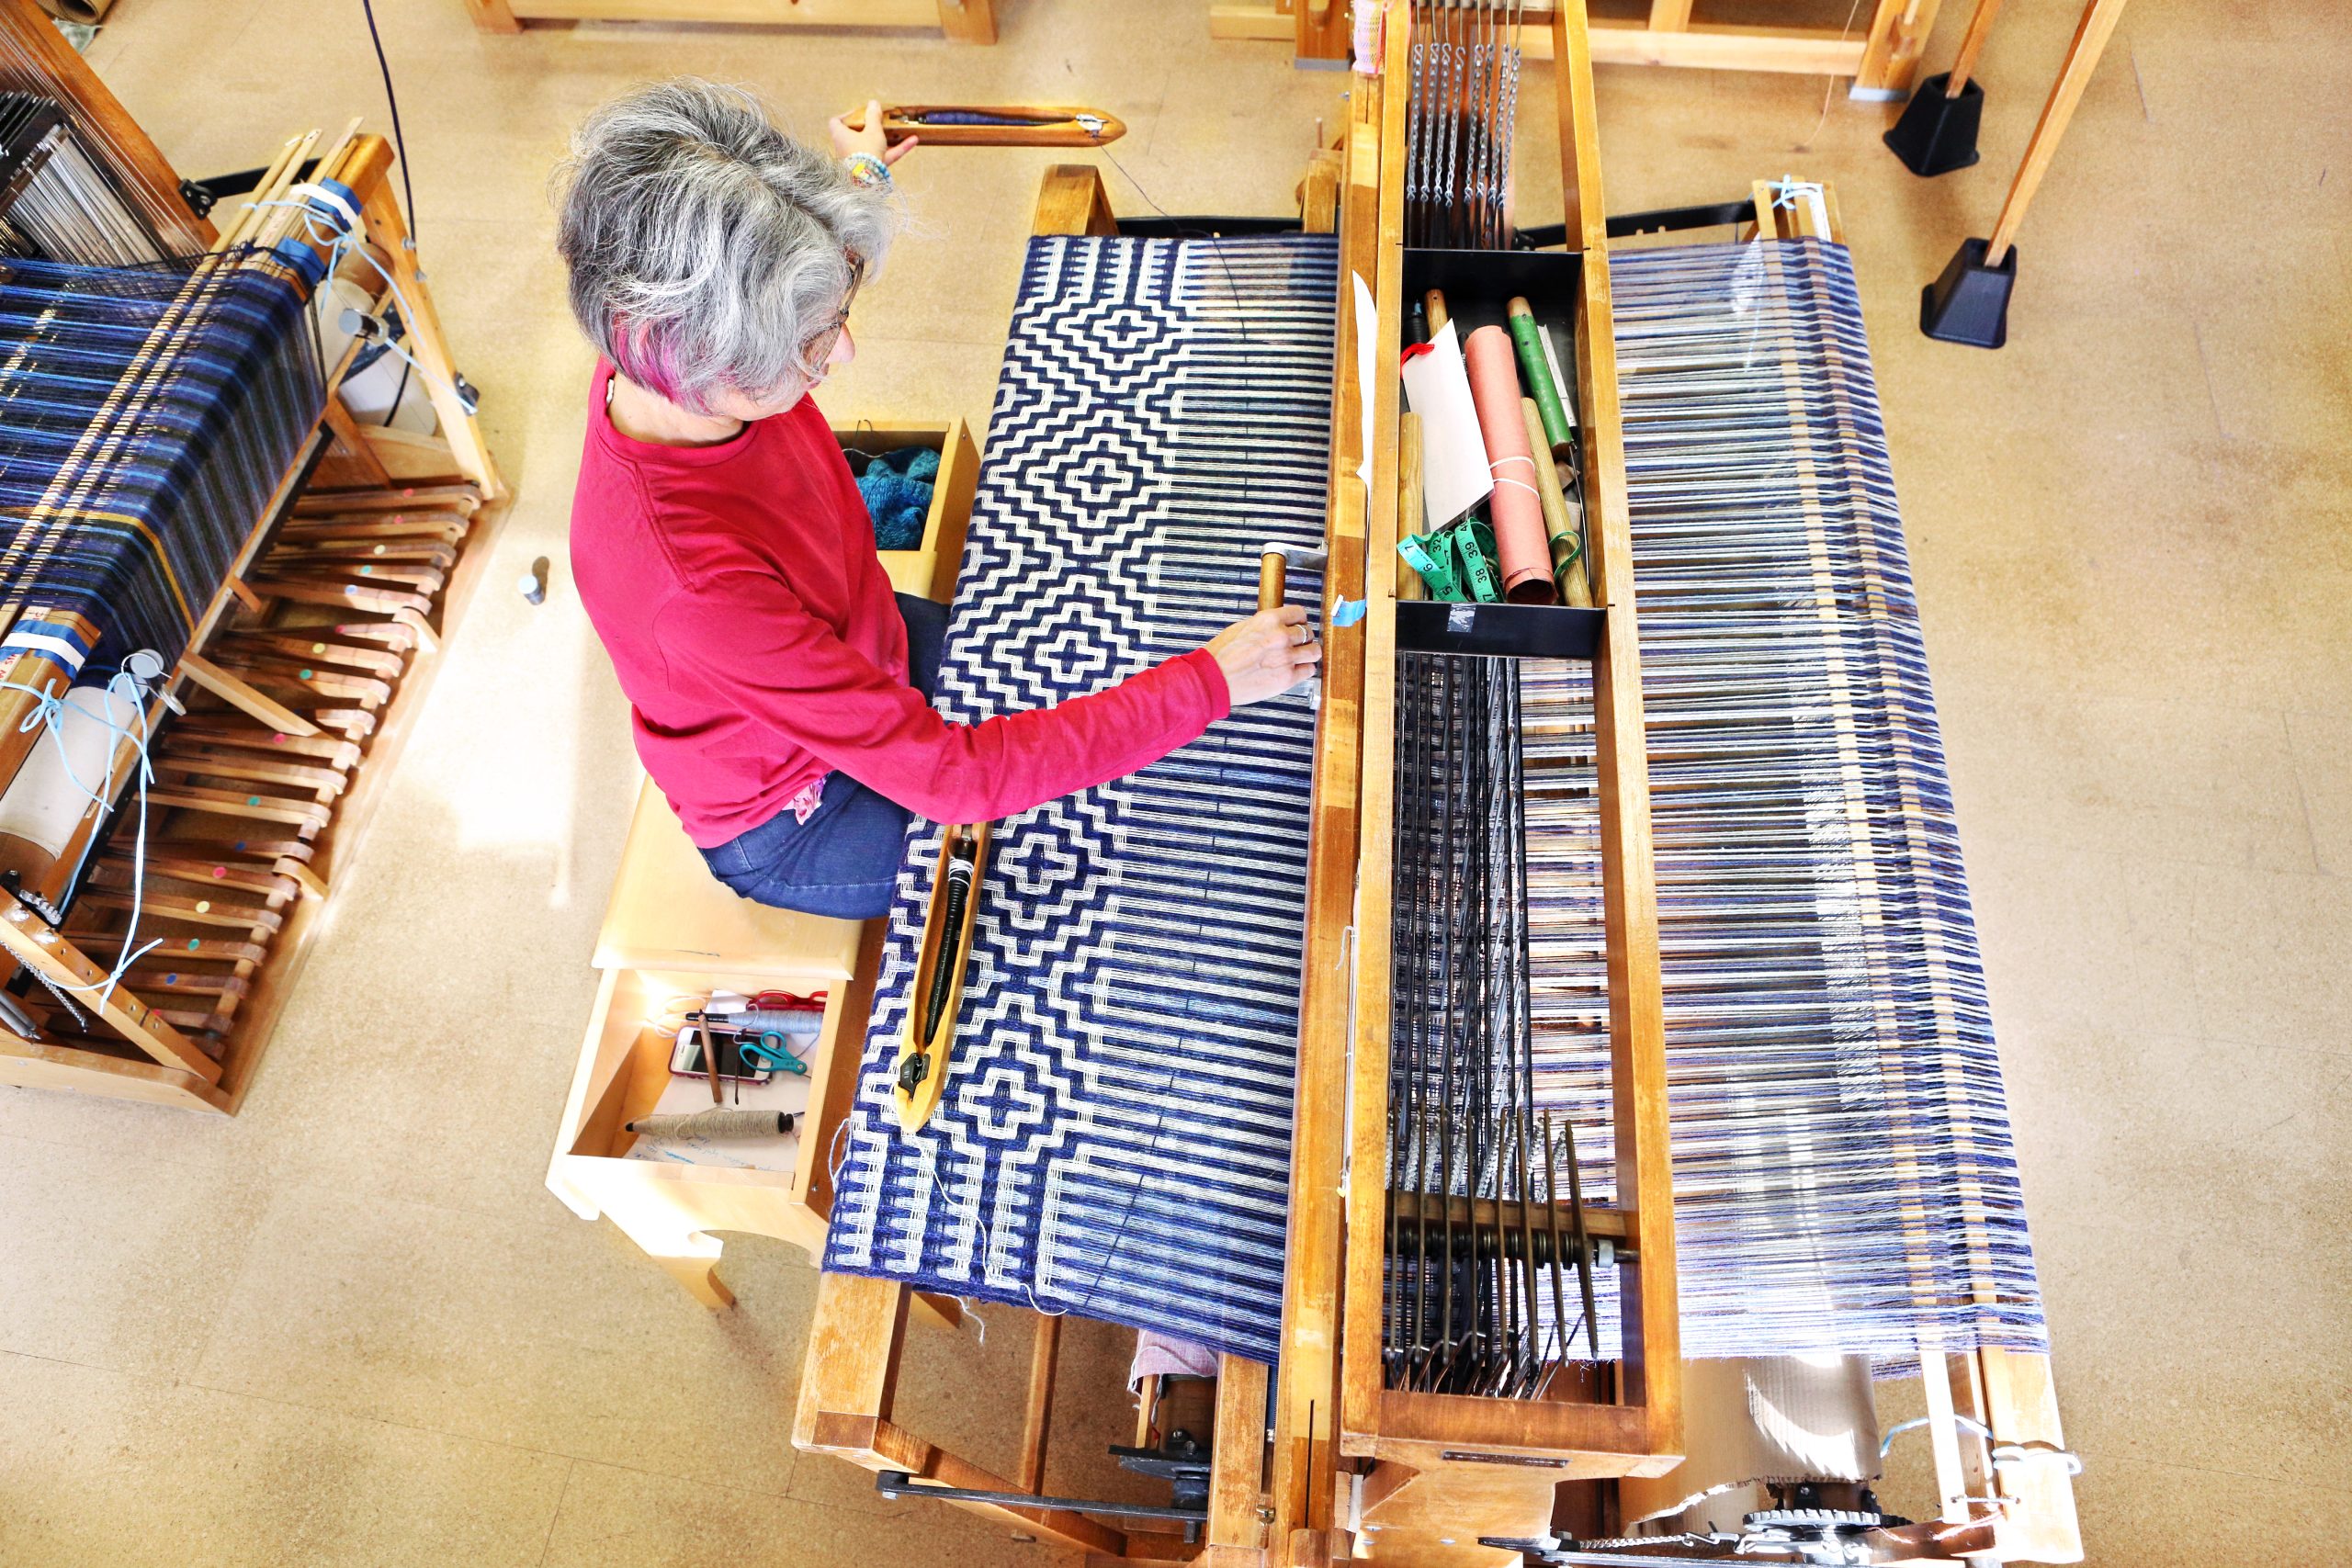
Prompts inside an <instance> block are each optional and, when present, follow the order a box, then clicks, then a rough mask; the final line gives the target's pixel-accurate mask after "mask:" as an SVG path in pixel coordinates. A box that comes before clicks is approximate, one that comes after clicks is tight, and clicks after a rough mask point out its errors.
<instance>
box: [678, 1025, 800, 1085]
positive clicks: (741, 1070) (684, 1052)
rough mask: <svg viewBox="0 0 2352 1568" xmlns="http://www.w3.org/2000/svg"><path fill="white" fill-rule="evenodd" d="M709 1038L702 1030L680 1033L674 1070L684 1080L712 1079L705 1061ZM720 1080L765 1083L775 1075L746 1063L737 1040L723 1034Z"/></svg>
mask: <svg viewBox="0 0 2352 1568" xmlns="http://www.w3.org/2000/svg"><path fill="white" fill-rule="evenodd" d="M707 1038H709V1037H708V1036H707V1035H706V1034H704V1033H703V1032H702V1031H701V1030H699V1029H682V1030H680V1031H678V1043H677V1047H676V1049H674V1050H673V1051H672V1052H671V1053H670V1070H671V1071H672V1072H673V1073H675V1074H676V1075H677V1076H678V1077H687V1078H700V1077H709V1076H710V1069H709V1067H708V1066H707V1065H706V1064H705V1061H704V1057H703V1042H704V1041H705V1040H707ZM718 1076H719V1077H722V1078H732V1079H734V1080H735V1081H736V1082H738V1083H765V1082H767V1081H768V1079H770V1078H771V1077H775V1073H774V1072H773V1071H772V1070H771V1069H769V1068H766V1067H757V1066H752V1065H751V1064H749V1063H747V1062H745V1061H744V1060H743V1056H742V1053H741V1052H739V1051H738V1050H736V1049H735V1037H734V1036H733V1035H728V1034H722V1035H720V1036H719V1037H718Z"/></svg>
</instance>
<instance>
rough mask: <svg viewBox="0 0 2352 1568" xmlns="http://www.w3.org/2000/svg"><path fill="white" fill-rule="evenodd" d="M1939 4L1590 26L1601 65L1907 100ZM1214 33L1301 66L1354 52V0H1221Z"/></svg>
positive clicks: (1921, 0)
mask: <svg viewBox="0 0 2352 1568" xmlns="http://www.w3.org/2000/svg"><path fill="white" fill-rule="evenodd" d="M1939 3H1940V0H1874V3H1873V5H1872V8H1871V25H1870V29H1869V31H1868V32H1866V33H1862V34H1859V35H1849V33H1848V32H1846V31H1844V30H1840V29H1833V28H1801V27H1785V26H1782V27H1775V26H1770V25H1767V24H1763V23H1742V24H1736V25H1735V24H1729V23H1714V22H1694V21H1692V20H1691V10H1692V0H1649V9H1648V11H1647V13H1646V14H1645V16H1643V17H1641V18H1639V19H1637V20H1636V19H1627V18H1620V17H1593V18H1591V19H1590V20H1589V23H1588V31H1589V35H1590V45H1591V47H1590V51H1589V54H1590V61H1591V63H1593V64H1596V65H1680V66H1689V67H1693V68H1696V69H1701V70H1712V71H1777V72H1793V73H1799V74H1803V75H1817V76H1850V77H1852V78H1853V79H1854V83H1853V88H1852V93H1853V96H1856V97H1860V98H1900V97H1904V96H1907V95H1908V94H1909V93H1910V91H1911V87H1912V84H1913V83H1914V81H1916V80H1917V76H1918V74H1919V62H1920V60H1921V57H1922V56H1923V55H1924V54H1925V53H1926V51H1927V47H1928V33H1929V32H1930V31H1931V30H1932V29H1933V28H1934V27H1935V21H1936V9H1937V6H1938V5H1939ZM1557 11H1558V7H1557V6H1555V5H1554V4H1552V0H1528V3H1527V5H1526V7H1525V10H1524V12H1523V19H1524V22H1525V26H1524V28H1522V29H1521V37H1520V47H1521V50H1522V51H1524V52H1525V53H1526V54H1527V55H1528V57H1529V58H1531V59H1534V60H1550V59H1552V58H1554V54H1553V50H1554V47H1555V45H1554V28H1553V23H1554V20H1555V16H1556V14H1557ZM1209 36H1210V37H1212V38H1219V39H1271V40H1282V41H1287V42H1289V43H1290V44H1291V45H1292V46H1293V48H1294V50H1295V55H1296V58H1297V59H1298V60H1299V62H1301V63H1306V62H1331V63H1337V62H1345V61H1346V59H1347V58H1348V0H1216V4H1214V5H1212V6H1210V8H1209Z"/></svg>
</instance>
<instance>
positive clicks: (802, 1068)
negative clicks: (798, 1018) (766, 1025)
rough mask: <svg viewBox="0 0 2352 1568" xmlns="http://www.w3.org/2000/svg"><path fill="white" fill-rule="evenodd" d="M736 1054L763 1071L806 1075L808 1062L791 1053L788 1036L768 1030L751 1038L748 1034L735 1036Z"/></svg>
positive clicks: (807, 1074) (807, 1073)
mask: <svg viewBox="0 0 2352 1568" xmlns="http://www.w3.org/2000/svg"><path fill="white" fill-rule="evenodd" d="M735 1052H736V1055H740V1056H741V1057H742V1058H743V1060H744V1061H746V1062H748V1063H750V1064H752V1066H757V1067H759V1068H761V1069H762V1070H763V1071H765V1072H775V1073H797V1074H799V1075H800V1076H801V1077H804V1078H805V1077H808V1076H809V1064H808V1063H806V1062H804V1061H802V1060H801V1059H800V1058H799V1057H798V1056H797V1055H795V1054H794V1053H793V1049H792V1045H791V1043H790V1039H789V1037H788V1036H786V1035H784V1034H780V1033H778V1032H775V1030H770V1031H768V1032H766V1033H764V1034H763V1035H761V1036H760V1037H759V1038H758V1039H757V1040H753V1039H752V1037H751V1036H750V1035H749V1034H739V1035H737V1036H736V1037H735Z"/></svg>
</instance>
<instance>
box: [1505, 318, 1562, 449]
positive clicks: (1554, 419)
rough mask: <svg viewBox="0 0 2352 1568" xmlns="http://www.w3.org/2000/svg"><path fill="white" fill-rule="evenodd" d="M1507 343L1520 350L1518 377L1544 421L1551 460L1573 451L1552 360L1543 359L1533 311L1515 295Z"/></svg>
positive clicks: (1537, 413) (1540, 340)
mask: <svg viewBox="0 0 2352 1568" xmlns="http://www.w3.org/2000/svg"><path fill="white" fill-rule="evenodd" d="M1510 341H1511V344H1512V346H1513V347H1515V348H1516V349H1517V350H1518V351H1519V374H1520V378H1521V379H1522V380H1524V381H1525V382H1526V383H1527V389H1528V395H1529V396H1531V397H1532V398H1533V399H1534V400H1535V413H1536V417H1537V418H1539V419H1541V420H1542V421H1543V422H1544V442H1545V443H1546V444H1547V445H1549V446H1550V447H1551V448H1552V456H1553V457H1554V458H1555V459H1556V458H1559V457H1566V455H1567V454H1568V453H1570V452H1573V451H1575V450H1576V434H1575V433H1574V432H1573V431H1571V430H1570V429H1569V428H1568V415H1567V411H1566V409H1563V408H1562V407H1561V406H1560V389H1559V384H1558V383H1557V382H1555V381H1554V380H1553V379H1552V364H1551V361H1550V360H1549V359H1547V358H1545V357H1544V340H1543V339H1542V338H1541V337H1539V336H1537V335H1536V329H1535V312H1534V311H1533V310H1532V309H1530V308H1529V306H1528V303H1527V301H1526V300H1525V299H1520V298H1518V297H1517V296H1514V297H1513V298H1512V299H1511V302H1510Z"/></svg>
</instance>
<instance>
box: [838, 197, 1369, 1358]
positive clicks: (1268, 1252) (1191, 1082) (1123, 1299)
mask: <svg viewBox="0 0 2352 1568" xmlns="http://www.w3.org/2000/svg"><path fill="white" fill-rule="evenodd" d="M1337 265H1338V264H1337V252H1336V247H1335V243H1334V242H1333V241H1331V240H1330V239H1329V238H1327V237H1318V236H1287V235H1286V236H1277V237H1266V238H1246V239H1217V240H1209V239H1202V240H1128V239H1088V238H1060V237H1041V238H1038V239H1036V240H1034V241H1032V242H1031V243H1030V248H1029V257H1028V264H1027V266H1026V268H1025V270H1024V272H1023V277H1022V285H1021V295H1020V300H1019V303H1018V305H1017V306H1016V308H1015V310H1014V312H1013V319H1012V328H1011V331H1010V333H1009V334H1008V337H1007V340H1006V344H1005V358H1004V369H1003V373H1002V376H1001V379H1000V380H999V382H998V385H997V399H996V408H995V412H993V414H992V415H991V417H990V420H989V454H988V459H987V464H986V467H985V469H984V471H983V473H982V476H981V481H980V487H979V492H978V497H977V499H976V500H975V502H974V504H973V510H972V521H971V526H970V530H969V532H968V534H967V541H966V545H965V550H964V562H963V571H962V576H961V579H960V581H959V584H958V586H957V589H956V608H955V615H954V619H953V621H952V622H951V624H950V626H949V628H948V634H947V644H946V653H945V657H944V660H943V662H942V667H941V671H940V690H939V700H938V706H939V708H940V710H941V712H942V713H943V714H944V715H945V716H947V717H949V718H950V719H954V720H961V721H966V722H970V721H976V720H978V719H981V718H984V717H987V716H990V715H992V714H1001V713H1012V712H1017V711H1020V710H1022V709H1025V708H1035V707H1042V706H1046V705H1050V704H1053V703H1056V702H1058V701H1061V700H1062V699H1064V698H1068V697H1073V696H1077V695H1080V694H1084V693H1087V692H1091V691H1095V690H1097V689H1099V688H1101V687H1103V686H1104V685H1107V684H1109V683H1111V682H1114V681H1117V680H1119V679H1121V678H1123V677H1125V676H1126V675H1130V674H1133V673H1134V672H1136V671H1139V670H1142V669H1145V668H1147V667H1148V666H1149V665H1151V664H1154V663H1157V662H1159V661H1160V660H1166V659H1169V658H1172V657H1174V656H1176V655H1179V654H1182V653H1183V652H1185V651H1186V650H1188V649H1194V648H1198V647H1199V646H1200V645H1201V644H1202V643H1204V642H1205V641H1207V640H1208V638H1209V637H1212V636H1214V635H1216V632H1217V631H1218V630H1219V629H1221V628H1222V627H1224V626H1227V625H1229V624H1230V623H1231V622H1233V621H1235V620H1238V619H1239V618H1241V617H1242V616H1244V615H1249V614H1250V612H1251V611H1252V610H1253V609H1255V608H1256V604H1257V597H1256V595H1257V582H1258V558H1259V547H1260V546H1261V544H1263V543H1265V542H1267V541H1269V540H1272V541H1279V542H1284V543H1291V544H1298V545H1306V546H1319V545H1320V544H1321V542H1322V538H1323V526H1324V506H1325V497H1326V491H1327V485H1328V479H1327V468H1328V465H1329V443H1330V400H1331V369H1332V350H1333V317H1334V309H1335V299H1336V288H1337V276H1338V275H1337ZM1316 587H1317V585H1316V583H1315V581H1314V580H1313V579H1312V578H1311V577H1304V578H1302V577H1300V576H1297V575H1295V577H1294V582H1293V587H1292V597H1293V599H1294V600H1295V601H1296V602H1299V603H1304V604H1308V605H1310V606H1311V605H1312V604H1314V596H1315V592H1316ZM1314 733H1315V715H1314V711H1313V709H1312V708H1311V707H1310V706H1309V705H1308V703H1307V701H1306V698H1305V696H1304V694H1297V693H1294V694H1290V695H1288V696H1286V697H1283V698H1278V699H1276V700H1274V701H1272V702H1267V703H1260V704H1257V705H1253V706H1250V707H1247V708H1243V709H1241V710H1239V711H1238V712H1237V713H1235V714H1234V715H1233V716H1231V717H1229V718H1227V719H1226V720H1224V721H1223V722H1221V723H1219V724H1217V725H1216V726H1214V727H1213V728H1211V729H1210V731H1209V733H1208V734H1207V736H1206V737H1205V738H1204V739H1201V740H1200V741H1198V742H1196V743H1195V744H1193V745H1191V746H1188V747H1185V748H1184V749H1183V750H1181V751H1178V752H1176V753H1175V754H1173V755H1171V756H1170V757H1169V758H1167V759H1165V760H1164V761H1160V762H1159V763H1157V764H1155V765H1153V766H1151V767H1148V768H1146V769H1144V770H1143V771H1142V772H1140V773H1136V774H1134V775H1132V776H1130V777H1128V778H1125V779H1119V780H1115V781H1114V782H1113V783H1111V784H1104V785H1102V786H1100V787H1098V788H1095V789H1090V790H1086V791H1083V792H1081V793H1080V794H1079V795H1072V796H1070V797H1069V798H1066V799H1063V800H1059V801H1056V802H1053V803H1051V804H1050V805H1047V806H1045V807H1039V808H1037V809H1036V810H1034V811H1030V812H1027V813H1025V814H1023V815H1022V816H1020V817H1018V818H1012V819H1010V820H1007V821H1005V822H1002V823H1000V824H999V825H998V828H997V829H996V838H995V843H994V847H993V848H992V850H991V852H990V856H989V865H988V868H987V874H986V876H985V877H984V878H983V879H982V882H981V884H980V887H979V912H978V923H977V928H976V931H975V934H974V948H975V952H974V955H973V959H972V964H971V967H970V971H969V974H968V976H967V981H966V986H965V991H964V1001H963V1010H962V1013H961V1021H960V1024H959V1027H958V1030H957V1033H956V1046H955V1055H954V1059H953V1062H952V1064H951V1066H950V1068H949V1071H950V1074H951V1077H950V1080H949V1083H948V1086H947V1089H946V1094H945V1097H944V1100H943V1102H942V1104H941V1106H940V1109H939V1111H938V1112H937V1114H936V1115H935V1116H934V1117H933V1119H932V1121H931V1122H930V1123H929V1124H928V1125H926V1126H925V1127H923V1128H922V1130H921V1131H920V1132H918V1133H915V1134H904V1133H902V1132H901V1131H900V1130H899V1126H898V1122H897V1120H896V1118H895V1116H894V1114H893V1112H892V1110H891V1104H890V1077H891V1070H892V1066H893V1065H894V1063H895V1061H896V1057H897V1054H898V1049H899V1038H900V1035H901V1033H902V1032H903V1029H904V1026H905V1022H906V1012H907V1007H908V1004H909V995H908V993H909V991H910V987H911V983H912V978H913V974H914V967H915V962H916V958H917V950H918V946H919V943H920V941H921V937H922V919H923V913H924V908H925V905H926V900H927V898H928V897H929V894H930V885H931V876H932V867H933V863H934V854H935V846H936V843H937V838H938V829H937V828H936V827H934V826H933V825H931V824H927V823H922V822H917V823H916V824H915V827H914V829H913V831H912V834H911V836H910V841H909V846H908V849H909V852H908V858H907V861H906V863H905V864H904V866H903V867H902V869H901V871H900V873H899V891H898V896H897V899H896V902H895V904H894V907H893V908H892V910H891V914H890V935H889V941H888V946H887V948H886V950H885V953H884V955H883V962H882V968H881V973H880V977H879V980H878V981H877V984H876V997H875V1007H874V1013H873V1023H872V1029H871V1032H870V1033H869V1034H868V1036H867V1040H866V1045H865V1057H864V1062H863V1066H862V1069H861V1072H860V1076H859V1079H858V1087H857V1098H856V1104H855V1109H854V1113H853V1115H852V1116H851V1118H850V1120H849V1122H847V1124H846V1127H847V1131H846V1135H845V1136H844V1137H843V1138H842V1150H841V1151H840V1156H839V1157H840V1160H841V1164H840V1168H839V1172H838V1175H837V1176H836V1179H835V1190H834V1199H833V1210H832V1224H831V1233H830V1235H829V1238H828V1241H827V1244H826V1253H825V1267H826V1268H828V1269H835V1270H840V1271H842V1272H847V1273H853V1274H873V1275H884V1276H888V1277H889V1278H893V1279H899V1280H908V1281H910V1282H911V1283H913V1284H916V1285H919V1286H921V1287H922V1288H924V1289H926V1290H933V1291H940V1292H947V1293H950V1294H955V1295H962V1296H977V1297H980V1298H983V1299H986V1300H994V1301H1007V1302H1012V1303H1019V1304H1023V1305H1030V1306H1035V1307H1038V1308H1040V1309H1043V1310H1046V1311H1052V1312H1063V1311H1067V1312H1074V1313H1080V1314H1084V1315H1086V1316H1090V1317H1099V1318H1104V1319H1107V1320H1109V1321H1112V1322H1114V1323H1126V1324H1133V1325H1137V1326H1148V1327H1152V1328H1156V1329H1159V1330H1160V1331H1162V1332H1164V1333H1168V1334H1172V1335H1176V1336H1179V1337H1183V1338H1187V1339H1192V1340H1195V1341H1198V1342H1200V1343H1202V1344H1204V1345H1207V1346H1210V1347H1212V1348H1216V1349H1218V1350H1224V1351H1231V1352H1235V1353H1238V1354H1243V1355H1249V1356H1253V1357H1256V1358H1257V1359H1261V1360H1267V1359H1272V1356H1273V1352H1274V1347H1275V1343H1276V1337H1277V1335H1278V1332H1279V1329H1280V1325H1281V1319H1282V1283H1283V1234H1284V1226H1285V1216H1286V1210H1287V1191H1288V1185H1289V1172H1290V1142H1291V1108H1292V1079H1293V1072H1294V1067H1295V1057H1296V1051H1297V1035H1298V989H1299V967H1300V963H1301V954H1302V949H1303V941H1304V923H1305V918H1306V839H1307V797H1308V786H1309V784H1310V773H1311V769H1312V763H1313V745H1314Z"/></svg>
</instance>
